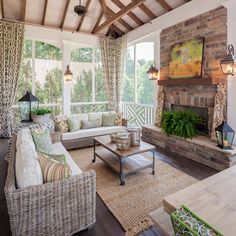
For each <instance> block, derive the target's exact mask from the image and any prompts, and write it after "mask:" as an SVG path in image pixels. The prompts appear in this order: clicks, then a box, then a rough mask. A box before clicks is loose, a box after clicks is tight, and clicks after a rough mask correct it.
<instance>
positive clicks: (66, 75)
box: [64, 65, 73, 82]
mask: <svg viewBox="0 0 236 236" xmlns="http://www.w3.org/2000/svg"><path fill="white" fill-rule="evenodd" d="M64 79H65V81H67V82H71V81H72V79H73V74H72V72H71V71H70V67H69V65H67V69H66V71H65V73H64Z"/></svg>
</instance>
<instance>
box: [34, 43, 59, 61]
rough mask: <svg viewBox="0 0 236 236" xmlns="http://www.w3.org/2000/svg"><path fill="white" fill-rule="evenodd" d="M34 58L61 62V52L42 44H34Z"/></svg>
mask: <svg viewBox="0 0 236 236" xmlns="http://www.w3.org/2000/svg"><path fill="white" fill-rule="evenodd" d="M35 57H36V58H37V59H45V60H56V61H60V60H62V51H61V49H60V48H58V47H55V46H53V45H51V44H48V43H44V42H35Z"/></svg>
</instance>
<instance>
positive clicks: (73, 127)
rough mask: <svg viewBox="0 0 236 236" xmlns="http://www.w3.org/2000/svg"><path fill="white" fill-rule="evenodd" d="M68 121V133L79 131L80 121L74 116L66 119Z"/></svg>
mask: <svg viewBox="0 0 236 236" xmlns="http://www.w3.org/2000/svg"><path fill="white" fill-rule="evenodd" d="M67 121H68V126H69V131H70V132H74V131H77V130H79V129H80V127H81V121H80V120H79V119H78V117H76V116H70V117H68V119H67Z"/></svg>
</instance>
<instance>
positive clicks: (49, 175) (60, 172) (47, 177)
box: [39, 154, 71, 183]
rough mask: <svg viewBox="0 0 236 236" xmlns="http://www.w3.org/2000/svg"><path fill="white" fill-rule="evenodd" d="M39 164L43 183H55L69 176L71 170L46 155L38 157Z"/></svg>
mask: <svg viewBox="0 0 236 236" xmlns="http://www.w3.org/2000/svg"><path fill="white" fill-rule="evenodd" d="M39 164H40V166H41V169H42V173H43V181H44V183H48V182H53V181H57V180H60V179H64V178H68V177H70V176H71V169H70V167H69V166H68V165H67V164H64V163H61V162H59V161H56V160H54V159H52V158H50V157H49V156H47V155H44V154H40V155H39Z"/></svg>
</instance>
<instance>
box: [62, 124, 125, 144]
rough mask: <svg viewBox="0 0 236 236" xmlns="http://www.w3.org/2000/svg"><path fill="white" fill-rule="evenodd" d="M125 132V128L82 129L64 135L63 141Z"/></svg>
mask: <svg viewBox="0 0 236 236" xmlns="http://www.w3.org/2000/svg"><path fill="white" fill-rule="evenodd" d="M123 130H125V127H124V126H109V127H98V128H92V129H81V130H78V131H75V132H66V133H63V134H62V140H64V141H66V140H73V139H78V138H88V137H95V136H99V135H105V134H112V133H116V132H120V131H123Z"/></svg>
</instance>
